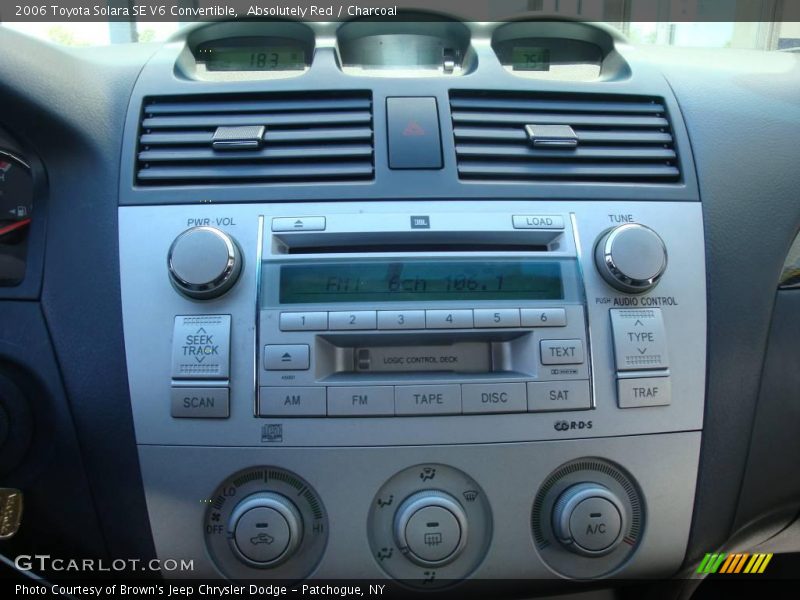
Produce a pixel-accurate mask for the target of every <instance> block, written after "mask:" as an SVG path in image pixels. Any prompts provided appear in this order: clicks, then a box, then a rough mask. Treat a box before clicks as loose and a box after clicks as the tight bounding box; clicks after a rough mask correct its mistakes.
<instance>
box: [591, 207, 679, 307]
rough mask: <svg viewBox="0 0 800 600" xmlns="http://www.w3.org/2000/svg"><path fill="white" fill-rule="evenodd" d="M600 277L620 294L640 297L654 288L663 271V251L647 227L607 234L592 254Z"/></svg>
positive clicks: (633, 225) (630, 226)
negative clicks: (626, 293)
mask: <svg viewBox="0 0 800 600" xmlns="http://www.w3.org/2000/svg"><path fill="white" fill-rule="evenodd" d="M594 259H595V264H596V265H597V270H598V271H599V272H600V275H601V276H602V277H603V279H605V280H606V281H607V282H608V283H609V284H611V286H613V287H615V288H616V289H618V290H620V291H622V292H628V293H632V294H641V293H643V292H646V291H648V290H650V289H652V288H654V287H655V286H656V284H657V283H658V281H659V279H661V276H662V275H663V274H664V271H665V270H666V268H667V248H666V246H665V245H664V241H663V240H662V239H661V237H660V236H659V235H658V234H657V233H656V232H655V231H653V230H652V229H650V228H649V227H645V226H644V225H639V224H636V223H628V224H626V225H620V226H619V227H615V228H613V229H611V230H609V231H607V232H606V233H605V234H604V235H603V236H602V237H601V238H600V239H599V240H598V241H597V245H596V246H595V251H594Z"/></svg>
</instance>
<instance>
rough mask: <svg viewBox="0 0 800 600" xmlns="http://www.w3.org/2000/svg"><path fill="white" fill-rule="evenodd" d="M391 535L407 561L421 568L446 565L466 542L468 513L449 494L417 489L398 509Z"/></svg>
mask: <svg viewBox="0 0 800 600" xmlns="http://www.w3.org/2000/svg"><path fill="white" fill-rule="evenodd" d="M394 536H395V541H396V543H397V546H398V547H399V548H400V550H401V551H402V552H403V553H404V554H405V555H406V556H407V557H408V558H409V560H411V561H413V562H415V563H417V564H418V565H422V566H424V567H433V566H441V565H445V564H447V563H449V562H451V561H452V560H454V559H455V558H456V557H457V556H458V555H459V554H460V553H461V551H462V550H463V549H464V546H465V545H466V543H467V515H466V513H465V512H464V509H463V508H462V507H461V504H459V503H458V501H457V500H456V499H455V498H453V497H452V496H451V495H450V494H445V493H444V492H439V491H435V490H430V491H423V492H418V493H416V494H413V495H412V496H409V497H408V498H406V500H405V501H404V502H403V503H402V504H401V505H400V507H399V508H398V509H397V513H395V519H394Z"/></svg>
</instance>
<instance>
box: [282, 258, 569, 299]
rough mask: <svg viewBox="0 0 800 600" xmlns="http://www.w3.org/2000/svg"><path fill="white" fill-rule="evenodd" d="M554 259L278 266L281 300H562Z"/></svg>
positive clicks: (560, 277)
mask: <svg viewBox="0 0 800 600" xmlns="http://www.w3.org/2000/svg"><path fill="white" fill-rule="evenodd" d="M563 298H564V285H563V279H562V275H561V265H560V264H559V263H558V262H554V261H498V262H488V261H487V262H475V261H406V262H402V261H392V262H360V263H315V264H298V265H282V266H281V271H280V303H281V304H306V303H318V302H319V303H323V302H324V303H329V302H394V301H401V302H408V301H428V300H433V301H435V300H562V299H563Z"/></svg>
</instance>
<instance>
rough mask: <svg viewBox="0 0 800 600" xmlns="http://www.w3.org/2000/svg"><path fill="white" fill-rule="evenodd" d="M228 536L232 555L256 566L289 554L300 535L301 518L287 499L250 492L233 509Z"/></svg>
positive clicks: (265, 565)
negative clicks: (249, 494) (250, 494)
mask: <svg viewBox="0 0 800 600" xmlns="http://www.w3.org/2000/svg"><path fill="white" fill-rule="evenodd" d="M228 535H229V539H230V544H231V548H232V549H233V552H234V554H236V556H237V557H238V558H239V559H240V560H241V561H242V562H244V563H246V564H248V565H250V566H253V567H259V568H268V567H274V566H277V565H279V564H281V563H282V562H284V561H286V560H287V559H288V558H290V557H291V556H292V554H294V553H295V551H296V550H297V547H298V546H299V545H300V541H301V540H302V538H303V520H302V518H301V517H300V513H299V512H298V510H297V508H296V507H295V506H294V504H292V502H291V500H289V499H288V498H286V497H285V496H282V495H281V494H275V493H272V492H261V493H258V494H253V495H252V496H249V497H247V498H245V499H244V500H243V501H242V502H240V503H239V504H238V505H237V506H236V508H234V509H233V512H232V513H231V516H230V519H229V521H228Z"/></svg>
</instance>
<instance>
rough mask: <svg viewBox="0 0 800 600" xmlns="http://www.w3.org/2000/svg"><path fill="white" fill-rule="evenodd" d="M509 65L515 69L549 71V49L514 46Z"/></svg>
mask: <svg viewBox="0 0 800 600" xmlns="http://www.w3.org/2000/svg"><path fill="white" fill-rule="evenodd" d="M511 67H512V68H513V69H514V70H515V71H549V70H550V50H549V49H548V48H538V47H536V46H514V48H513V49H512V51H511Z"/></svg>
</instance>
